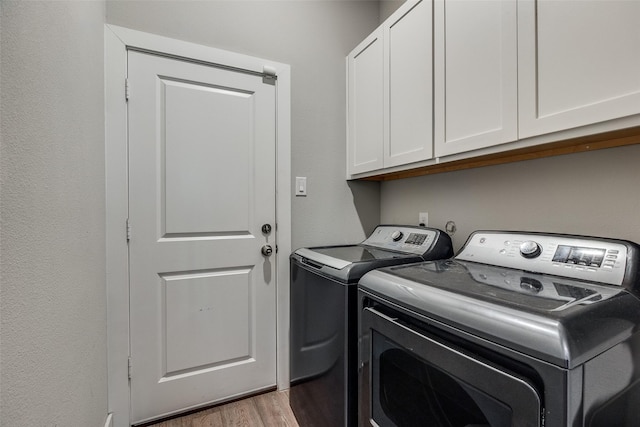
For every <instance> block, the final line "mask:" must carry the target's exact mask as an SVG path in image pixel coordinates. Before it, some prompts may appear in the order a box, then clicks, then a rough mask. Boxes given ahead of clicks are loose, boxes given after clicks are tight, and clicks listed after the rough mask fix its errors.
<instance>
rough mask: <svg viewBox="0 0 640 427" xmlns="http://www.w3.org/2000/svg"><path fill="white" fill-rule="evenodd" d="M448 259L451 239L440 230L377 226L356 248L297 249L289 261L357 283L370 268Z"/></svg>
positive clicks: (339, 246)
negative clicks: (292, 260)
mask: <svg viewBox="0 0 640 427" xmlns="http://www.w3.org/2000/svg"><path fill="white" fill-rule="evenodd" d="M452 255H453V249H452V244H451V238H450V237H449V235H447V234H446V233H444V232H443V231H441V230H438V229H436V228H428V227H418V226H408V225H379V226H377V227H376V229H375V230H374V231H373V233H371V235H370V236H369V237H368V238H367V239H366V240H364V241H363V242H361V243H359V244H356V245H338V246H322V247H314V248H301V249H298V250H296V251H295V252H294V253H293V254H292V255H291V257H292V259H295V260H296V261H298V262H300V263H302V264H306V265H307V266H309V267H310V268H314V269H315V270H316V271H317V272H318V273H320V274H323V275H326V276H329V277H332V278H336V279H339V280H342V281H357V279H359V278H360V277H361V276H362V274H364V273H365V272H367V271H369V270H371V269H373V268H380V267H384V266H388V265H397V264H404V263H408V262H419V261H423V260H430V259H443V258H449V257H451V256H452Z"/></svg>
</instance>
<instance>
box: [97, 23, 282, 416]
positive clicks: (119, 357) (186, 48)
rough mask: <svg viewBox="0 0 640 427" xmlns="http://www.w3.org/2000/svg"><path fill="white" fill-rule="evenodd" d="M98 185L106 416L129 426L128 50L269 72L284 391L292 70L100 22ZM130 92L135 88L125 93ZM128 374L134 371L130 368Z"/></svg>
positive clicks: (278, 367)
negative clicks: (101, 156)
mask: <svg viewBox="0 0 640 427" xmlns="http://www.w3.org/2000/svg"><path fill="white" fill-rule="evenodd" d="M104 40H105V46H104V48H105V58H104V67H105V68H104V79H105V94H104V96H105V175H106V178H105V185H106V212H105V215H106V253H107V259H106V285H107V288H106V291H107V358H108V362H107V373H108V411H109V413H111V414H113V418H112V426H115V427H120V426H122V427H124V426H127V427H128V426H129V425H130V400H131V397H130V388H129V354H130V347H129V339H130V338H129V309H130V306H129V255H128V244H127V236H128V230H127V222H126V221H127V218H128V211H129V209H128V207H129V205H128V203H129V201H128V172H127V170H128V155H127V152H128V149H127V146H128V140H127V104H126V98H125V96H126V89H125V79H126V76H127V51H128V50H130V49H135V50H142V51H145V52H150V53H156V54H159V55H163V56H170V57H174V58H181V59H185V60H190V61H196V62H199V63H204V64H211V65H216V66H221V67H225V68H231V69H236V70H238V71H245V72H250V73H257V74H267V75H271V74H273V73H275V75H276V76H277V80H276V225H277V228H276V230H277V232H276V243H277V246H276V247H277V252H276V255H275V257H276V276H275V277H276V310H277V313H276V383H277V387H278V389H279V390H284V389H287V388H289V253H291V197H290V194H291V69H290V66H289V65H287V64H283V63H279V62H274V61H269V60H264V59H260V58H255V57H251V56H247V55H242V54H238V53H233V52H228V51H224V50H220V49H216V48H212V47H208V46H203V45H199V44H194V43H190V42H185V41H181V40H176V39H171V38H167V37H163V36H159V35H156V34H149V33H144V32H140V31H136V30H131V29H128V28H124V27H118V26H115V25H110V24H105V28H104ZM131 92H132V93H135V88H131ZM133 369H134V372H133V375H135V367H134V368H133Z"/></svg>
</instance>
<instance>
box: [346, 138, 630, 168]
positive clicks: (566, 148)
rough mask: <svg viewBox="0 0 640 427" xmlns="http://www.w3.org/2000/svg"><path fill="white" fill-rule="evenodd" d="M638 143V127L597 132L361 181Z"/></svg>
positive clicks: (477, 166)
mask: <svg viewBox="0 0 640 427" xmlns="http://www.w3.org/2000/svg"><path fill="white" fill-rule="evenodd" d="M634 144H640V126H636V127H632V128H627V129H622V130H616V131H611V132H605V133H599V134H595V135H588V136H582V137H578V138H571V139H567V140H564V141H557V142H552V143H548V144H541V145H535V146H532V147H526V148H520V149H516V150H509V151H504V152H500V153H494V154H487V155H483V156H478V157H471V158H468V159H462V160H456V161H451V162H443V163H438V164H435V165H431V166H423V167H418V168H413V169H408V170H404V171H399V172H390V173H383V174H379V175H374V176H368V177H365V178H359V179H358V180H361V181H392V180H396V179H404V178H413V177H417V176H424V175H433V174H437V173H443V172H452V171H457V170H463V169H472V168H479V167H484V166H492V165H499V164H503V163H513V162H520V161H524V160H534V159H541V158H545V157H552V156H560V155H564V154H573V153H582V152H587V151H595V150H602V149H606V148H614V147H622V146H626V145H634Z"/></svg>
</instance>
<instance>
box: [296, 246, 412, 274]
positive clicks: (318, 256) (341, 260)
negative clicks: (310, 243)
mask: <svg viewBox="0 0 640 427" xmlns="http://www.w3.org/2000/svg"><path fill="white" fill-rule="evenodd" d="M295 253H296V254H297V255H300V256H301V257H303V258H306V259H308V260H311V261H313V262H317V263H319V264H323V265H327V266H329V267H332V268H335V269H337V270H341V269H343V268H345V267H347V266H349V265H351V264H353V263H359V262H375V261H379V260H385V259H397V258H409V257H411V258H416V255H413V254H406V253H401V252H395V251H387V250H382V249H377V248H373V247H367V246H361V245H349V246H327V247H319V248H302V249H298V250H296V251H295Z"/></svg>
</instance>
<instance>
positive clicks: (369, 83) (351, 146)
mask: <svg viewBox="0 0 640 427" xmlns="http://www.w3.org/2000/svg"><path fill="white" fill-rule="evenodd" d="M382 33H383V32H382V29H379V30H378V31H376V32H374V33H373V34H371V35H370V36H369V37H367V38H366V39H365V40H364V41H363V42H362V43H360V44H359V45H358V47H356V48H355V49H354V50H353V51H352V52H351V53H350V54H349V56H348V57H347V67H348V70H347V72H348V111H349V113H348V128H349V130H348V141H349V142H348V144H347V146H348V152H347V159H348V172H349V174H356V173H361V172H368V171H372V170H376V169H380V168H382V167H383V161H382V153H383V138H384V88H385V84H384V46H383V40H382Z"/></svg>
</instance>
